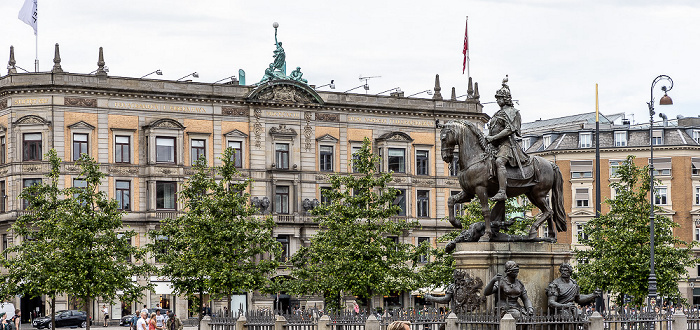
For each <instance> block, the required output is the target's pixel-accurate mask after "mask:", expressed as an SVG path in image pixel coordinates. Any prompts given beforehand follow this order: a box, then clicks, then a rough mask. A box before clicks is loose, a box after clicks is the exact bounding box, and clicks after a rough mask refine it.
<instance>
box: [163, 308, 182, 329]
mask: <svg viewBox="0 0 700 330" xmlns="http://www.w3.org/2000/svg"><path fill="white" fill-rule="evenodd" d="M166 328H167V329H166V330H182V321H180V318H179V317H178V316H177V315H175V313H173V311H168V321H167V322H166Z"/></svg>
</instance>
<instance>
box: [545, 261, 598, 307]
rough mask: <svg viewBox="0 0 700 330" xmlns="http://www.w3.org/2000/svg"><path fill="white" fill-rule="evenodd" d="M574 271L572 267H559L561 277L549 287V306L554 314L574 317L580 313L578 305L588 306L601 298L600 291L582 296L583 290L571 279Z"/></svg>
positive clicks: (563, 265)
mask: <svg viewBox="0 0 700 330" xmlns="http://www.w3.org/2000/svg"><path fill="white" fill-rule="evenodd" d="M572 271H573V269H572V267H571V265H569V264H566V263H564V264H561V266H559V273H561V276H560V277H559V278H557V279H555V280H554V281H552V282H551V283H549V286H547V305H548V306H549V309H550V311H551V312H552V313H554V314H562V315H572V314H573V313H578V312H577V311H578V309H577V308H576V304H579V305H586V304H588V303H590V302H592V301H593V300H594V299H595V298H596V297H599V296H600V291H596V292H594V293H592V294H581V288H580V287H579V286H578V284H577V283H576V281H575V280H574V279H572V278H571V272H572Z"/></svg>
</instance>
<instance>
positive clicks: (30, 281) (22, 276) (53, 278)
mask: <svg viewBox="0 0 700 330" xmlns="http://www.w3.org/2000/svg"><path fill="white" fill-rule="evenodd" d="M46 157H47V158H48V160H49V164H50V167H51V170H50V172H49V173H48V174H47V179H48V181H43V182H42V183H41V184H37V185H33V186H31V187H27V188H26V189H24V190H23V191H22V193H21V194H20V198H22V199H23V200H25V201H26V205H27V207H26V211H27V212H25V213H23V214H22V215H21V216H20V217H19V218H18V219H17V221H15V223H13V224H12V226H11V232H13V234H14V235H15V236H17V237H18V238H20V239H19V240H18V242H17V244H15V245H11V246H10V247H8V248H7V250H6V251H5V257H6V259H4V262H3V265H4V267H5V269H6V270H7V272H6V273H4V274H2V276H1V277H0V283H2V285H0V293H1V295H2V296H3V297H10V296H15V295H23V296H27V297H31V298H35V297H41V296H42V295H46V296H48V297H49V298H50V302H49V305H50V306H51V318H52V319H51V321H52V322H53V324H55V317H54V314H55V308H56V295H58V294H61V293H63V292H64V291H65V290H66V289H67V286H66V284H67V283H66V280H65V279H64V277H63V275H64V269H62V267H66V260H65V259H63V258H61V254H60V251H59V250H58V248H57V244H56V243H58V242H59V241H57V240H54V239H53V238H54V237H56V236H55V235H56V228H57V227H58V226H59V224H60V222H61V219H63V218H67V217H68V215H67V214H66V212H65V208H63V207H62V204H63V200H62V197H63V192H62V191H61V189H59V188H58V178H59V175H60V165H61V160H60V159H59V158H58V156H57V155H56V151H55V150H53V149H52V150H50V151H49V152H48V153H47V155H46Z"/></svg>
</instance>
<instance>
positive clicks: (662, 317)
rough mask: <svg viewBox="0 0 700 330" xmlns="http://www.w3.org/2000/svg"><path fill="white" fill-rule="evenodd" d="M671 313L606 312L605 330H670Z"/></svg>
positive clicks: (604, 314) (604, 316)
mask: <svg viewBox="0 0 700 330" xmlns="http://www.w3.org/2000/svg"><path fill="white" fill-rule="evenodd" d="M672 316H673V313H671V312H660V313H656V312H646V311H639V310H606V311H604V313H603V319H604V322H605V326H604V327H605V329H606V330H638V329H639V330H643V329H648V330H671V329H672V323H673V318H672Z"/></svg>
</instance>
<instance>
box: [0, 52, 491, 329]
mask: <svg viewBox="0 0 700 330" xmlns="http://www.w3.org/2000/svg"><path fill="white" fill-rule="evenodd" d="M13 62H14V59H13V58H11V61H10V65H9V68H10V69H9V72H8V74H7V75H5V76H2V77H0V195H2V196H3V197H4V198H3V199H2V200H0V230H1V231H2V233H3V234H2V241H3V242H2V248H3V249H4V248H6V247H7V246H9V245H10V244H13V243H14V242H18V240H19V239H20V238H19V237H13V233H12V232H7V229H8V228H9V226H10V225H11V224H12V222H13V221H14V220H15V219H16V218H17V216H19V215H21V214H22V212H24V211H23V208H24V205H23V203H22V201H21V200H20V199H18V195H19V194H20V192H21V190H22V188H23V187H26V186H29V185H31V184H34V183H36V182H38V181H39V180H42V179H43V178H44V175H45V174H46V172H47V170H48V164H47V162H46V161H45V159H44V157H43V155H44V154H45V153H46V152H47V151H48V150H49V149H52V148H53V149H56V151H57V152H58V155H59V157H60V158H61V159H62V160H63V164H62V168H61V175H62V178H63V179H62V181H61V182H62V185H63V186H64V187H69V186H73V185H76V184H80V181H79V180H78V179H77V177H78V174H79V173H78V167H77V166H76V164H75V163H74V161H75V160H76V159H77V158H78V157H79V155H80V154H81V153H88V154H89V155H91V156H92V157H94V158H95V159H96V160H97V161H98V162H99V164H100V166H101V169H102V170H103V171H104V172H105V173H107V175H108V178H107V180H106V181H105V182H104V183H103V185H102V187H101V189H102V190H103V191H105V192H106V193H107V194H108V195H109V197H112V198H115V199H117V200H118V201H119V205H120V207H121V208H122V209H123V210H124V211H126V214H125V216H124V218H123V221H124V226H125V227H126V226H129V227H130V228H132V229H134V230H136V231H137V233H138V235H137V236H136V237H135V238H134V241H133V242H132V244H134V245H137V246H143V245H144V244H146V243H147V240H148V238H147V236H146V233H147V232H148V231H149V230H152V229H154V228H155V226H157V224H158V222H159V220H161V219H163V218H166V217H174V216H178V215H179V214H180V213H181V210H180V208H179V203H178V201H177V191H178V189H179V187H180V185H181V184H182V183H183V182H184V181H185V180H186V178H187V176H188V175H190V174H192V169H191V165H192V163H193V161H194V160H195V159H197V157H198V156H199V155H204V156H205V157H206V158H207V160H208V162H209V164H214V165H217V164H219V160H218V158H219V157H220V156H221V154H222V152H223V151H224V149H225V148H226V147H232V148H234V149H236V150H237V151H238V154H240V155H242V156H241V157H240V158H239V159H238V162H239V166H240V170H241V171H242V173H243V175H244V176H246V177H250V178H252V179H253V180H254V183H253V184H252V188H251V194H252V197H253V198H259V199H264V198H267V199H268V200H269V201H270V202H271V205H270V207H269V208H268V209H267V210H266V212H267V213H269V214H271V215H272V217H273V219H274V221H275V222H276V223H277V227H276V229H275V232H274V235H275V236H276V238H277V239H278V241H279V242H280V243H281V244H282V246H283V247H284V255H283V256H282V258H283V260H282V261H285V260H287V259H288V258H289V256H291V255H292V254H293V253H294V252H295V251H297V250H298V249H299V247H300V246H303V245H304V244H308V243H309V239H310V237H311V236H312V235H313V234H314V232H315V231H316V230H317V226H316V224H315V223H314V221H313V218H312V217H311V216H310V215H308V214H307V210H305V209H304V207H303V205H304V203H303V201H305V200H307V199H308V200H309V201H313V200H320V199H321V197H320V189H321V188H323V187H326V186H328V185H329V184H328V181H327V179H328V175H329V174H331V173H347V172H349V171H350V170H351V169H350V168H349V164H350V159H351V158H352V153H353V151H354V150H355V149H356V148H358V147H359V146H360V145H361V142H362V140H363V138H365V137H368V138H370V140H371V141H372V144H373V149H374V152H375V153H378V154H380V155H382V164H381V167H382V169H385V170H391V171H394V172H395V174H394V180H393V183H392V185H393V186H394V187H396V188H399V189H400V191H401V192H402V198H399V199H397V203H398V204H399V205H400V206H401V208H402V210H403V211H402V214H401V215H400V216H402V217H409V218H414V219H417V220H418V221H419V222H420V224H421V226H422V227H421V228H419V229H416V230H414V231H412V232H410V233H408V234H407V236H405V237H400V238H399V239H400V240H403V241H404V242H409V243H411V244H418V243H420V242H422V241H429V242H430V243H431V244H433V245H435V244H437V243H436V238H437V237H439V236H442V235H443V234H444V233H446V232H447V231H450V230H452V228H451V227H450V225H449V224H448V223H447V222H445V221H442V218H444V217H445V215H446V199H447V198H448V197H449V196H450V194H451V193H452V192H454V191H456V190H458V189H459V187H458V183H457V181H456V180H455V179H454V178H453V177H451V175H450V170H449V167H448V165H447V164H445V163H444V162H443V161H442V159H441V158H440V156H439V155H440V152H439V151H440V138H439V129H438V128H436V121H441V122H444V121H447V120H450V119H466V120H470V121H474V122H477V123H480V124H483V123H485V122H486V121H487V120H488V116H487V115H485V114H483V113H482V112H481V111H482V106H481V104H480V102H479V96H478V87H477V90H476V91H475V92H472V93H471V94H470V97H469V98H468V99H467V100H466V101H456V100H455V99H452V100H447V99H443V98H442V96H440V93H439V91H440V89H439V85H437V86H436V89H435V92H436V93H435V95H434V96H433V97H432V99H421V98H412V97H404V96H403V93H394V94H392V95H391V96H379V95H365V94H347V93H338V92H328V91H319V90H316V89H315V88H314V86H312V85H311V86H310V85H307V84H304V83H301V82H298V81H292V80H284V79H283V80H273V81H269V82H267V83H264V84H260V85H250V86H244V85H238V84H237V82H236V83H228V84H212V83H197V82H178V81H165V80H152V79H135V78H127V77H110V76H108V75H107V73H106V72H105V71H104V70H98V71H97V73H96V74H92V75H90V74H75V73H66V72H63V70H62V68H61V67H60V57H58V62H56V66H54V70H53V71H52V72H40V73H17V71H16V70H15V68H14V63H13ZM470 90H471V88H470ZM453 95H454V94H453ZM307 205H308V203H307ZM151 262H154V263H155V260H152V259H151ZM156 265H157V263H156ZM286 267H287V266H286V264H283V266H282V267H280V268H279V269H278V272H277V273H278V274H277V275H278V276H284V275H286V274H288V269H287V268H286ZM140 281H143V282H146V281H150V282H152V283H154V284H155V290H154V291H152V292H145V296H144V299H143V300H142V301H139V302H121V303H117V304H115V305H113V306H112V308H111V310H112V312H111V313H110V315H111V316H112V318H117V317H119V316H120V315H122V314H127V313H131V312H133V311H135V310H137V309H140V308H141V307H142V306H143V305H147V306H148V307H155V306H156V304H159V305H160V306H161V307H163V308H171V309H175V310H176V311H178V312H179V313H181V314H182V315H183V316H184V314H185V313H186V312H185V311H186V310H187V307H188V305H189V302H188V301H187V300H185V299H183V298H179V297H175V296H173V295H172V290H171V288H170V286H169V282H168V280H167V279H165V278H159V277H155V276H154V277H152V278H148V279H140ZM233 301H234V305H235V306H239V304H244V305H245V306H246V307H247V308H257V307H267V308H272V307H273V306H275V307H276V306H281V307H287V306H290V305H297V304H298V305H300V306H311V307H313V306H314V305H317V306H319V307H320V306H321V304H322V302H321V300H320V298H318V297H293V296H288V295H285V294H284V293H282V294H281V295H280V296H279V300H278V297H277V296H270V295H261V294H259V293H250V292H249V293H241V294H240V295H236V296H234V297H233ZM205 302H206V303H207V304H208V305H209V306H211V307H212V310H218V309H219V308H222V307H223V304H224V302H223V301H208V300H205ZM15 303H16V304H17V306H22V309H23V310H26V311H29V310H31V311H34V310H41V311H42V313H45V312H44V308H46V310H48V304H45V303H44V301H43V300H42V299H33V300H30V299H27V298H22V299H19V298H18V299H17V301H16V302H15ZM373 303H374V305H375V306H383V305H384V306H392V305H401V306H404V307H409V306H413V304H414V303H415V299H414V297H413V296H411V294H410V293H406V292H404V293H396V294H395V295H392V296H390V297H386V298H385V297H376V298H375V301H374V302H373ZM95 304H96V305H97V304H100V305H101V304H102V303H101V302H96V303H95ZM71 305H72V303H71V299H70V297H62V298H60V299H59V300H58V306H57V307H58V308H59V309H60V308H68V307H73V306H71ZM37 308H39V309H37ZM25 315H27V316H28V315H29V313H26V314H25Z"/></svg>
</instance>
